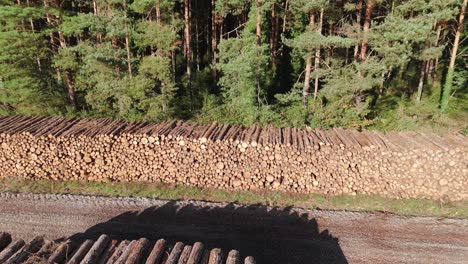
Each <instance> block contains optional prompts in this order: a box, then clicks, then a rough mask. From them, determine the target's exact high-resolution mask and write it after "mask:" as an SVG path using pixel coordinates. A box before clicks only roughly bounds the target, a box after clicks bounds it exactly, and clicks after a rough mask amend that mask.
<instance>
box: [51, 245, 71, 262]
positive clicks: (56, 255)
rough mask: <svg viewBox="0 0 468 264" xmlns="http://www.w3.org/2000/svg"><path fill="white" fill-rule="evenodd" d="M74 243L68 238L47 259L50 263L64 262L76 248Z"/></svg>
mask: <svg viewBox="0 0 468 264" xmlns="http://www.w3.org/2000/svg"><path fill="white" fill-rule="evenodd" d="M74 247H75V246H74V245H73V243H72V242H71V241H70V240H67V241H65V242H63V243H61V244H60V245H59V246H58V247H57V248H56V249H55V251H54V252H53V253H52V255H50V257H49V259H48V260H47V262H48V263H63V262H64V261H66V260H68V257H69V256H70V254H71V253H72V251H73V249H74Z"/></svg>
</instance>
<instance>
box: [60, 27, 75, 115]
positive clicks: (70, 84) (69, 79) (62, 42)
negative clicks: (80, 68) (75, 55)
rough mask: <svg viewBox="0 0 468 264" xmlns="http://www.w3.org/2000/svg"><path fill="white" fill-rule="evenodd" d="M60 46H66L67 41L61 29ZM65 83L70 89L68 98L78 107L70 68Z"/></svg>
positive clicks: (66, 73) (66, 71)
mask: <svg viewBox="0 0 468 264" xmlns="http://www.w3.org/2000/svg"><path fill="white" fill-rule="evenodd" d="M58 35H59V41H60V47H62V48H66V47H67V43H66V41H65V38H64V36H63V34H62V32H61V31H59V32H58ZM65 83H66V85H67V90H68V99H69V100H70V104H71V105H72V106H73V107H74V108H76V97H75V87H74V85H73V80H72V74H71V71H70V69H66V70H65Z"/></svg>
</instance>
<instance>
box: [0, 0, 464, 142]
mask: <svg viewBox="0 0 468 264" xmlns="http://www.w3.org/2000/svg"><path fill="white" fill-rule="evenodd" d="M466 6H467V0H388V1H384V0H15V1H12V0H0V114H17V113H19V114H48V115H67V116H81V117H83V116H106V117H108V116H110V117H115V118H121V119H126V120H149V121H159V120H163V119H167V118H181V119H191V120H195V121H197V122H208V121H219V122H226V123H240V124H244V125H250V124H261V125H265V124H274V125H276V126H298V127H302V126H311V127H323V128H328V127H333V126H341V127H354V128H375V129H381V130H389V129H392V130H404V129H434V128H437V127H440V128H449V129H456V130H462V131H465V133H466V131H467V129H468V128H467V125H466V123H468V117H467V116H468V88H467V83H466V76H467V71H468V68H467V64H468V63H467V60H466V58H467V45H466V44H467V42H468V41H466V38H467V36H468V34H467V33H466V32H465V31H463V24H464V13H465V10H466Z"/></svg>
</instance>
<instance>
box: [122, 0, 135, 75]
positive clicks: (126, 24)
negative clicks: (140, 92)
mask: <svg viewBox="0 0 468 264" xmlns="http://www.w3.org/2000/svg"><path fill="white" fill-rule="evenodd" d="M124 8H125V19H127V11H128V10H127V0H124ZM129 38H130V36H129V33H128V22H127V21H125V49H126V50H127V69H128V74H129V75H130V77H133V75H132V58H131V53H130V39H129Z"/></svg>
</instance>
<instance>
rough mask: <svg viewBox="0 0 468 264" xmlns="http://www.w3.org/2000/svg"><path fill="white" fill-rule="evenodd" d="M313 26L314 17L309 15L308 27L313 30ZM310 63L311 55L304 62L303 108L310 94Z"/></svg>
mask: <svg viewBox="0 0 468 264" xmlns="http://www.w3.org/2000/svg"><path fill="white" fill-rule="evenodd" d="M314 24H315V15H314V14H313V13H311V14H310V16H309V25H310V27H311V28H313V27H314ZM312 61H313V56H312V54H309V56H308V57H307V60H306V68H305V75H304V87H303V89H302V102H303V103H304V106H306V105H307V97H308V96H309V92H310V71H311V69H312Z"/></svg>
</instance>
